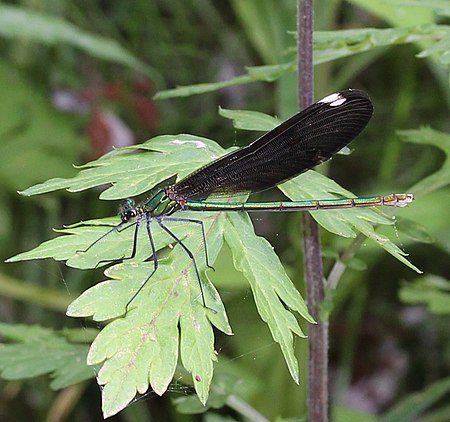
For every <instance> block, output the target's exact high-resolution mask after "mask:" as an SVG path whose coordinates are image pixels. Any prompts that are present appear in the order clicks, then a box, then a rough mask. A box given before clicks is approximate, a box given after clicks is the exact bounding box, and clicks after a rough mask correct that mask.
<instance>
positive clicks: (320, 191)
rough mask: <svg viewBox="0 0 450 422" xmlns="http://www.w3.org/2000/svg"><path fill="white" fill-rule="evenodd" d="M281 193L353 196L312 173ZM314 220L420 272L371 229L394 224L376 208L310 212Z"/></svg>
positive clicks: (294, 197)
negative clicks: (366, 242)
mask: <svg viewBox="0 0 450 422" xmlns="http://www.w3.org/2000/svg"><path fill="white" fill-rule="evenodd" d="M280 189H281V190H282V191H283V192H284V193H285V194H286V195H287V196H288V197H289V198H291V199H292V200H296V201H299V200H304V199H325V198H339V197H348V198H352V197H354V195H353V194H352V193H351V192H350V191H348V190H346V189H344V188H342V187H341V186H339V185H338V184H337V183H336V182H334V181H333V180H331V179H329V178H327V177H325V176H323V175H321V174H319V173H317V172H314V171H308V172H307V173H305V174H302V175H300V176H298V177H296V178H294V179H292V180H290V181H288V182H286V183H283V184H282V185H280ZM311 215H312V216H313V218H314V219H315V220H316V221H317V222H318V223H319V224H320V225H321V226H322V227H324V228H325V229H327V230H328V231H330V232H332V233H335V234H337V235H339V236H343V237H353V238H354V237H356V232H357V231H358V232H361V233H362V234H364V235H365V236H366V237H368V238H369V239H371V240H373V241H375V242H376V243H378V245H380V246H381V247H382V248H383V249H384V250H386V251H387V252H389V253H390V254H391V255H392V256H394V257H395V258H396V259H398V260H399V261H400V262H402V263H403V264H405V265H406V266H408V267H410V268H411V269H413V270H414V271H416V272H418V273H421V271H420V270H419V269H418V268H417V267H416V266H414V265H413V264H412V263H411V262H409V261H408V260H407V259H406V256H407V254H406V253H405V252H403V251H402V250H401V249H400V248H399V247H397V246H396V245H395V244H394V243H392V242H391V241H390V240H389V238H387V237H386V236H383V235H380V234H379V233H377V232H376V231H375V229H374V225H379V224H384V225H386V224H387V225H392V224H394V222H395V220H394V219H392V218H391V217H388V216H386V215H384V214H383V213H382V212H381V211H379V210H378V209H375V208H351V209H342V210H327V212H323V211H312V212H311Z"/></svg>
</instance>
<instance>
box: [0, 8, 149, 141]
mask: <svg viewBox="0 0 450 422" xmlns="http://www.w3.org/2000/svg"><path fill="white" fill-rule="evenodd" d="M0 36H3V37H5V38H17V39H29V40H31V41H36V42H40V43H43V44H46V45H55V44H62V43H65V44H68V45H72V46H73V47H77V48H79V49H81V50H83V51H85V52H86V53H88V54H91V55H93V56H94V57H98V58H99V59H103V60H109V61H113V62H116V63H122V64H124V65H126V66H129V67H131V68H133V69H135V70H139V71H141V72H147V73H149V72H150V69H149V68H148V67H147V66H146V65H145V64H144V63H142V62H141V61H139V60H138V59H137V58H135V57H134V56H133V55H131V54H130V53H129V52H128V51H127V50H126V49H124V48H122V47H121V46H120V45H119V44H118V43H117V42H116V41H114V40H111V39H108V38H105V37H100V36H98V35H93V34H89V33H87V32H86V31H83V30H82V29H80V28H77V27H76V26H75V25H73V24H71V23H69V22H67V21H65V20H63V19H60V18H58V17H54V16H50V15H44V14H42V13H38V12H35V11H32V10H26V9H24V8H23V7H15V6H6V5H0ZM49 133H52V132H49Z"/></svg>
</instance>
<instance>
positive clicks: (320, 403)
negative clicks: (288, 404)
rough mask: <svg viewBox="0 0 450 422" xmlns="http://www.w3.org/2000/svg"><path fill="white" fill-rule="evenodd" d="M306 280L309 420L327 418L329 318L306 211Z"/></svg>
mask: <svg viewBox="0 0 450 422" xmlns="http://www.w3.org/2000/svg"><path fill="white" fill-rule="evenodd" d="M313 21H314V20H313V0H299V1H298V23H297V31H298V75H299V77H298V98H299V108H300V110H302V109H304V108H306V107H307V106H309V105H310V104H312V102H313V92H314V83H313ZM303 244H304V266H305V284H306V291H307V298H308V309H309V312H310V314H311V315H312V316H313V318H314V319H315V320H316V321H317V325H310V327H309V368H308V420H309V421H310V422H326V421H327V420H328V322H327V321H321V320H320V315H319V306H320V304H321V303H322V302H323V300H324V296H325V293H324V276H323V266H322V257H321V253H320V237H319V227H318V225H317V223H316V222H315V221H314V220H313V219H312V217H311V216H310V215H309V214H308V213H304V214H303Z"/></svg>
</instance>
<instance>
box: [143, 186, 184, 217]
mask: <svg viewBox="0 0 450 422" xmlns="http://www.w3.org/2000/svg"><path fill="white" fill-rule="evenodd" d="M143 209H144V211H145V212H148V213H150V214H151V215H152V216H153V217H159V216H162V215H171V214H173V213H174V212H175V211H178V210H179V209H181V205H180V204H179V203H178V202H177V201H175V200H173V199H170V198H169V196H168V194H167V193H166V191H165V190H160V191H159V192H158V193H156V194H155V195H153V196H152V197H151V198H150V199H149V200H148V201H147V202H146V203H145V204H144V206H143Z"/></svg>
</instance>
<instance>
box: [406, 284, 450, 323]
mask: <svg viewBox="0 0 450 422" xmlns="http://www.w3.org/2000/svg"><path fill="white" fill-rule="evenodd" d="M399 296H400V299H401V300H402V301H403V302H405V303H413V304H416V303H423V304H425V305H426V306H427V307H428V309H429V311H430V312H431V313H434V314H440V315H449V314H450V282H449V281H448V280H445V279H444V278H442V277H438V276H435V275H427V276H424V277H421V278H418V279H416V280H415V281H413V282H410V283H407V284H405V285H404V286H403V287H402V288H401V290H400V292H399Z"/></svg>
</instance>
